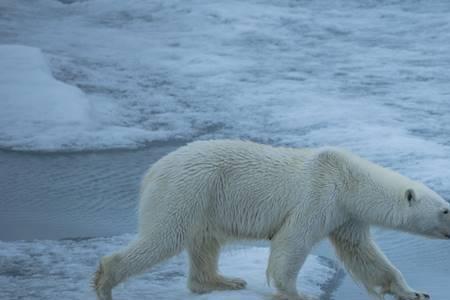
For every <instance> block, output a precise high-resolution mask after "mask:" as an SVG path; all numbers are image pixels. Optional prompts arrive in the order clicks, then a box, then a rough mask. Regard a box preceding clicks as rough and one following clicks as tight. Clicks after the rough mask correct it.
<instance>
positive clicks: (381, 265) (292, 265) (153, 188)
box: [94, 140, 450, 300]
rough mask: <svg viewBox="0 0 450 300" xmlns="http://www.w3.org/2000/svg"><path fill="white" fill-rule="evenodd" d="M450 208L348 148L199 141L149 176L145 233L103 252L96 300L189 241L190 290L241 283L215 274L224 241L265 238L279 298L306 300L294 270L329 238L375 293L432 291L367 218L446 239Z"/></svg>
mask: <svg viewBox="0 0 450 300" xmlns="http://www.w3.org/2000/svg"><path fill="white" fill-rule="evenodd" d="M407 190H410V191H412V195H414V197H413V199H410V201H408V199H407V198H408V197H407V196H406V195H407V194H408V193H407V192H406V191H407ZM410 194H411V193H410ZM410 198H411V197H410ZM448 207H449V205H448V203H447V202H445V201H444V200H443V199H442V198H440V197H439V196H438V195H437V194H435V193H434V192H433V191H431V190H430V189H428V188H427V187H425V186H424V185H422V184H420V183H417V182H414V181H412V180H410V179H407V178H405V177H403V176H401V175H399V174H397V173H395V172H393V171H390V170H388V169H385V168H382V167H380V166H378V165H375V164H373V163H370V162H368V161H366V160H364V159H362V158H360V157H358V156H356V155H353V154H351V153H349V152H346V151H344V150H340V149H335V148H321V149H291V148H276V147H272V146H265V145H260V144H256V143H252V142H243V141H227V140H224V141H203V142H194V143H191V144H189V145H187V146H184V147H181V148H180V149H178V150H177V151H175V152H172V153H170V154H168V155H167V156H165V157H163V158H162V159H161V160H159V161H158V162H156V163H155V164H154V165H153V166H152V167H151V168H150V170H149V171H148V173H147V174H146V175H145V178H144V180H143V183H142V188H141V201H140V207H139V214H140V215H139V235H138V239H137V240H136V241H135V242H133V243H132V244H131V245H129V246H128V247H127V248H126V249H124V250H122V251H120V252H117V253H115V254H113V255H111V256H107V257H104V258H103V259H102V260H101V263H100V266H99V270H98V271H97V274H96V277H95V282H94V285H95V288H96V291H97V295H98V299H99V300H110V299H112V298H111V289H112V288H113V287H114V286H115V285H117V284H118V283H120V282H122V281H124V280H125V279H126V278H127V277H129V276H132V275H134V274H138V273H140V272H143V271H145V270H147V269H148V268H150V267H151V266H153V265H155V264H156V263H158V262H160V261H162V260H164V259H167V258H169V257H171V256H173V255H175V254H177V253H179V252H180V251H181V250H183V249H186V250H187V251H188V253H189V257H190V274H189V281H188V286H189V288H190V289H191V290H192V291H193V292H197V293H204V292H209V291H212V290H220V289H240V288H244V287H245V281H243V280H241V279H237V278H225V277H223V276H221V275H219V274H218V270H217V261H218V255H219V251H220V246H221V245H223V244H224V243H225V242H227V241H229V240H236V239H267V240H271V254H270V258H269V264H268V268H267V272H266V276H267V279H268V281H269V282H270V281H272V282H273V283H274V285H275V287H276V288H277V290H278V296H277V297H279V298H280V299H289V300H293V299H295V300H298V299H307V297H306V296H301V295H299V294H298V293H297V288H296V286H295V282H296V278H297V274H298V272H299V270H300V268H301V266H302V264H303V262H304V261H305V258H306V256H307V255H308V253H309V252H310V250H311V248H312V247H313V246H314V244H316V243H317V242H318V241H320V240H322V239H323V238H326V237H330V239H331V241H332V243H333V245H334V246H335V247H336V252H337V254H338V256H339V257H340V258H341V259H342V261H343V262H344V264H345V266H346V267H347V269H348V270H349V272H350V273H351V274H352V275H353V276H354V277H355V278H356V279H357V280H359V281H361V282H362V283H363V285H364V286H365V287H366V288H367V290H368V291H369V293H370V294H371V295H373V296H374V297H376V299H383V295H384V294H386V293H391V294H393V295H395V296H396V297H397V299H404V300H409V299H417V300H419V299H426V297H425V294H423V293H416V292H415V291H413V290H412V289H411V288H410V287H408V285H407V284H406V282H405V280H404V279H403V276H402V275H401V273H400V272H399V271H398V270H397V269H395V267H394V266H392V264H391V263H390V262H389V261H388V260H387V258H386V257H385V256H384V255H383V254H382V253H381V252H380V250H379V249H378V248H377V246H376V245H375V244H374V242H373V240H372V239H371V238H370V235H369V225H371V224H375V225H381V226H386V227H389V228H394V229H400V230H406V231H410V232H415V233H418V234H423V235H428V236H435V237H441V238H444V236H443V235H442V233H450V217H449V214H443V210H444V209H446V208H448Z"/></svg>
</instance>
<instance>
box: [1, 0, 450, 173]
mask: <svg viewBox="0 0 450 300" xmlns="http://www.w3.org/2000/svg"><path fill="white" fill-rule="evenodd" d="M0 8H1V11H2V12H3V14H2V16H4V17H2V18H1V19H0V25H1V28H2V29H1V33H2V34H1V38H0V43H17V44H24V45H28V46H33V47H37V48H40V49H42V51H43V52H44V53H45V55H46V56H47V58H48V59H49V61H50V66H51V68H52V71H53V74H54V76H55V77H56V78H57V79H59V80H62V81H64V82H66V83H68V84H71V85H76V86H78V87H79V88H80V89H81V90H83V91H84V93H85V94H86V96H87V98H88V99H89V100H90V102H91V103H92V111H93V112H92V114H93V115H92V117H93V118H94V120H95V121H96V123H97V124H99V125H98V126H99V127H97V128H96V129H94V130H93V129H92V128H90V129H87V130H86V132H84V134H83V133H81V134H80V133H78V132H75V133H73V135H76V136H75V137H73V138H72V140H71V142H70V143H66V142H65V141H64V138H63V137H60V138H61V142H60V143H59V144H58V143H57V141H54V144H52V145H50V146H49V147H47V148H50V149H53V150H56V149H64V150H71V149H72V150H73V149H100V148H101V149H103V148H117V147H137V146H142V145H145V143H147V142H149V141H153V140H170V139H192V138H210V137H243V138H252V139H256V140H262V141H268V142H272V143H279V144H289V145H294V146H316V145H323V144H332V145H342V146H346V147H349V148H352V149H354V150H357V151H359V152H363V153H366V154H367V155H371V156H380V157H379V159H380V160H382V159H383V156H384V155H387V154H388V153H389V155H393V153H394V155H396V156H397V157H399V159H406V158H408V157H411V156H414V157H417V156H422V155H425V156H427V157H429V156H436V158H438V157H441V156H442V155H443V153H446V152H447V150H448V149H447V145H448V143H449V139H448V137H447V136H446V135H443V134H442V133H443V132H445V131H446V130H448V129H450V121H448V120H449V118H447V117H446V115H448V113H449V110H450V108H449V106H448V105H447V101H448V98H449V95H450V86H449V85H448V81H449V79H450V78H449V77H450V75H449V72H448V66H449V63H450V52H449V51H448V46H449V45H450V34H449V33H450V25H449V22H448V13H449V11H450V7H449V5H447V3H446V1H434V2H433V5H430V4H425V3H421V2H416V1H415V2H411V1H397V2H390V1H383V2H379V3H378V2H373V1H362V2H361V1H333V2H330V1H315V2H313V3H310V2H305V1H273V0H270V1H269V0H267V1H174V0H168V1H150V2H149V1H136V0H132V1H126V2H121V1H116V2H111V1H103V0H95V1H80V2H74V3H71V4H64V3H61V2H57V1H51V0H39V1H36V2H34V3H33V5H30V4H29V2H27V1H15V0H14V1H12V0H8V1H2V4H0ZM2 59H5V58H2ZM23 84H24V85H27V83H26V82H24V83H23ZM31 88H32V87H31ZM105 128H117V131H120V130H122V131H125V132H126V131H127V130H129V132H128V133H127V134H114V130H104V131H102V129H105ZM70 134H71V133H69V135H70ZM36 135H37V136H38V137H37V138H39V135H40V132H36ZM16 138H17V139H16V140H14V136H13V137H12V141H1V144H2V146H3V147H12V148H17V149H30V150H38V149H46V146H45V145H43V144H42V143H36V144H30V143H25V142H23V141H21V140H20V136H19V137H16ZM440 163H441V162H440ZM443 163H445V164H447V165H449V162H448V161H446V160H445V161H443ZM449 166H450V165H449Z"/></svg>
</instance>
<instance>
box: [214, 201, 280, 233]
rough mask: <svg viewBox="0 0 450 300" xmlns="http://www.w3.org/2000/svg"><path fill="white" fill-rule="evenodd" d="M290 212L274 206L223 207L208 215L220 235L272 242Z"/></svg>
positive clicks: (244, 205)
mask: <svg viewBox="0 0 450 300" xmlns="http://www.w3.org/2000/svg"><path fill="white" fill-rule="evenodd" d="M287 214H288V211H286V210H284V209H282V208H275V207H273V206H265V205H262V204H258V205H248V203H247V205H246V204H242V203H241V204H240V205H232V204H230V205H223V204H222V205H221V206H220V207H216V209H213V210H212V211H209V213H208V223H209V224H210V225H211V227H212V228H214V229H215V230H216V231H218V233H221V234H223V235H225V236H226V237H229V238H236V239H266V240H270V239H271V238H272V237H273V235H274V234H276V232H277V231H278V230H279V228H280V227H281V226H282V224H283V222H284V220H285V218H286V216H287Z"/></svg>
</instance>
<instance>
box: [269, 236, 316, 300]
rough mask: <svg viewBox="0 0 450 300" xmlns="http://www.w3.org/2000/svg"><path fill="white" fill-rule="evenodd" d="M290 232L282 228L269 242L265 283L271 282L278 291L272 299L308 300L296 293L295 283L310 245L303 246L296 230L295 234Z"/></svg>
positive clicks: (308, 299)
mask: <svg viewBox="0 0 450 300" xmlns="http://www.w3.org/2000/svg"><path fill="white" fill-rule="evenodd" d="M296 229H297V228H296ZM290 231H291V230H290V229H289V228H282V229H281V230H280V231H279V232H278V233H277V234H276V235H275V236H274V237H273V239H272V241H271V247H270V257H269V265H268V267H267V271H266V276H267V282H268V283H269V284H270V281H271V280H272V281H273V283H274V284H275V287H276V288H277V290H278V293H277V294H276V295H275V297H274V299H276V300H310V299H311V298H309V297H307V296H305V295H301V294H299V293H298V292H297V287H296V282H297V276H298V273H299V271H300V268H301V266H302V265H303V263H304V262H305V259H306V257H307V256H308V253H309V252H310V250H311V245H305V241H304V240H303V239H302V237H299V235H298V234H299V233H298V229H297V232H295V230H293V232H290ZM302 242H303V243H302Z"/></svg>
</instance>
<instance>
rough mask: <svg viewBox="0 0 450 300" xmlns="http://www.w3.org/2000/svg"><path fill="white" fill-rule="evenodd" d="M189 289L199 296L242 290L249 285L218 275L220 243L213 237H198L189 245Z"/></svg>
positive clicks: (238, 279) (240, 280)
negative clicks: (215, 292) (220, 291)
mask: <svg viewBox="0 0 450 300" xmlns="http://www.w3.org/2000/svg"><path fill="white" fill-rule="evenodd" d="M187 248H188V249H187V250H188V253H189V262H190V267H189V279H188V287H189V289H190V290H191V291H192V292H194V293H198V294H202V293H208V292H211V291H214V290H240V289H243V288H245V287H246V285H247V283H246V282H245V281H244V280H242V279H240V278H228V277H225V276H222V275H220V274H219V273H218V261H219V252H220V243H219V241H217V240H216V239H215V238H213V237H197V238H195V239H194V240H192V241H190V243H189V244H188V247H187Z"/></svg>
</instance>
